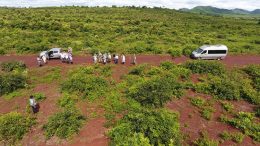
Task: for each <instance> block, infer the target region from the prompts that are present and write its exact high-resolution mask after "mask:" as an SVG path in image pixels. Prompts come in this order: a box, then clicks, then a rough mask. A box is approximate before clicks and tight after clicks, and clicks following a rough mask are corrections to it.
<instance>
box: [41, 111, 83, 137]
mask: <svg viewBox="0 0 260 146" xmlns="http://www.w3.org/2000/svg"><path fill="white" fill-rule="evenodd" d="M84 121H85V118H84V117H83V116H82V115H81V114H80V113H79V111H77V110H72V109H65V110H64V111H62V112H59V113H56V114H55V115H53V116H51V117H50V118H49V119H48V123H47V124H45V125H44V126H43V129H44V132H45V136H46V138H47V139H49V138H50V137H52V136H54V135H56V136H58V137H59V138H62V139H65V138H68V137H70V136H72V135H73V134H76V133H78V132H79V129H80V128H81V127H82V125H83V122H84Z"/></svg>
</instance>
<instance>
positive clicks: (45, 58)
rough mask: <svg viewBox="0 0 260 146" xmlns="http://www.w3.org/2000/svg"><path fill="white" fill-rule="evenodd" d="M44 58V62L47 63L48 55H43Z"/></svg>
mask: <svg viewBox="0 0 260 146" xmlns="http://www.w3.org/2000/svg"><path fill="white" fill-rule="evenodd" d="M42 60H43V63H44V64H46V63H47V57H46V55H42Z"/></svg>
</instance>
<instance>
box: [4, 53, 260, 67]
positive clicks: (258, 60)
mask: <svg viewBox="0 0 260 146" xmlns="http://www.w3.org/2000/svg"><path fill="white" fill-rule="evenodd" d="M8 60H20V61H24V62H25V64H26V65H27V66H28V67H37V63H36V55H23V56H14V55H10V56H0V62H3V61H8ZM166 60H169V61H173V62H175V63H183V62H185V61H187V60H190V59H189V58H187V57H185V56H182V57H177V58H172V57H171V56H169V55H138V56H137V63H138V64H141V63H149V64H153V65H158V64H159V63H160V62H162V61H166ZM73 61H74V64H91V63H92V57H91V56H90V55H87V56H74V58H73ZM126 61H127V62H126V66H129V65H130V62H131V56H127V57H126ZM221 62H223V63H224V64H226V65H227V66H244V65H248V64H260V55H231V56H227V57H226V58H225V59H224V60H222V61H221ZM47 65H48V66H64V65H67V64H64V63H61V61H60V60H59V59H56V60H55V59H54V60H50V61H48V64H47Z"/></svg>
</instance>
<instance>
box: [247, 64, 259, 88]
mask: <svg viewBox="0 0 260 146" xmlns="http://www.w3.org/2000/svg"><path fill="white" fill-rule="evenodd" d="M243 70H244V71H245V72H246V73H247V74H248V75H249V76H250V77H251V79H252V81H253V83H254V87H255V88H256V89H257V91H258V92H259V91H260V65H249V66H247V67H246V68H244V69H243Z"/></svg>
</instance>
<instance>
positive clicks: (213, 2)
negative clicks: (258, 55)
mask: <svg viewBox="0 0 260 146" xmlns="http://www.w3.org/2000/svg"><path fill="white" fill-rule="evenodd" d="M71 5H77V6H112V5H116V6H133V5H135V6H147V7H154V6H156V7H165V8H170V9H179V8H193V7H195V6H214V7H218V8H226V9H233V8H241V9H246V10H254V9H260V0H0V6H9V7H46V6H71Z"/></svg>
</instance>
